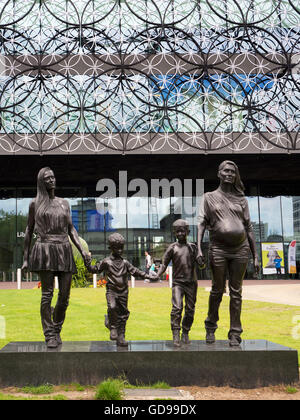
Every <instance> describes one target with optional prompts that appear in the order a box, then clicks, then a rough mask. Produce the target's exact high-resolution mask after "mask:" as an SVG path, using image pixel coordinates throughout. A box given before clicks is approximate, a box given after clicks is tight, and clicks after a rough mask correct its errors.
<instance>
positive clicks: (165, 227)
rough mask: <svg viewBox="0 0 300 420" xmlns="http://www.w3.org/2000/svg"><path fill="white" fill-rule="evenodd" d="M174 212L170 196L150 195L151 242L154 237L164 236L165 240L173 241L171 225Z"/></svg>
mask: <svg viewBox="0 0 300 420" xmlns="http://www.w3.org/2000/svg"><path fill="white" fill-rule="evenodd" d="M174 220H175V219H174V213H173V214H172V211H171V208H170V198H169V197H167V198H157V197H149V225H150V243H152V242H153V237H157V236H160V237H163V238H164V242H169V243H170V242H171V226H172V223H173V221H174Z"/></svg>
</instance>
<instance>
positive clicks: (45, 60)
mask: <svg viewBox="0 0 300 420" xmlns="http://www.w3.org/2000/svg"><path fill="white" fill-rule="evenodd" d="M0 16H1V21H0V175H1V177H0V281H1V279H3V280H5V279H6V280H12V279H13V278H14V276H15V272H16V269H17V268H19V267H20V266H21V263H22V254H23V242H24V231H25V227H26V223H27V212H28V206H29V203H30V200H31V199H32V198H33V197H35V194H36V186H35V182H36V175H37V173H38V171H39V169H40V168H41V167H44V166H50V167H51V168H52V169H53V170H54V172H55V175H56V178H57V187H58V189H57V194H58V195H59V196H62V197H64V198H66V199H68V200H69V203H70V208H71V211H72V219H73V223H74V225H75V227H76V229H77V230H78V232H79V234H80V236H81V237H82V238H84V239H85V240H86V241H87V242H88V244H89V247H90V250H91V252H92V254H93V256H95V257H96V258H103V257H104V256H106V255H107V254H108V249H107V245H106V244H107V238H108V236H109V234H110V233H111V232H116V231H117V232H120V233H121V234H122V235H123V236H124V237H125V238H126V243H127V247H126V252H125V254H126V257H127V258H128V259H129V260H130V261H131V262H132V263H133V264H134V265H137V266H140V267H141V268H143V266H144V253H145V250H148V251H149V252H150V254H151V255H152V257H153V258H156V259H160V258H161V257H162V255H163V252H164V250H165V249H166V247H167V246H168V244H169V243H170V242H172V241H173V240H174V238H173V234H172V229H171V226H172V223H173V222H174V220H176V218H188V220H189V223H190V236H189V240H190V241H194V242H195V241H196V238H197V211H192V212H189V211H188V209H190V208H193V209H197V205H198V202H199V199H200V198H201V195H202V193H203V192H206V191H210V190H213V189H215V188H216V187H217V185H218V179H217V168H218V166H219V164H220V163H221V162H222V161H223V160H225V159H229V160H233V161H235V162H236V163H237V165H238V166H239V169H240V172H241V177H242V179H243V181H244V183H245V187H246V196H247V198H248V202H249V208H250V213H251V218H252V221H253V228H254V232H255V238H256V241H257V248H258V250H259V252H261V244H262V243H268V242H275V243H280V244H282V245H283V248H284V256H285V258H284V259H285V261H284V262H285V264H286V271H287V256H288V245H289V243H290V242H291V241H292V240H293V239H296V240H297V241H300V237H299V236H300V235H299V232H300V208H299V206H300V202H299V197H300V189H299V188H300V187H299V185H300V171H299V167H300V155H299V151H300V137H299V126H300V115H299V109H300V64H299V62H300V61H299V56H300V42H299V38H300V29H299V28H300V10H299V4H298V1H296V0H279V1H277V2H274V1H271V0H265V1H261V0H251V1H248V0H247V1H246V0H240V1H239V2H237V1H235V0H189V1H185V0H164V1H160V0H156V1H154V0H135V1H131V0H124V1H123V0H122V1H116V0H107V1H105V2H103V1H100V0H82V1H78V2H71V1H61V0H56V1H52V0H45V1H36V0H27V1H26V2H21V1H19V0H8V1H5V2H0ZM125 173H126V177H127V179H126V182H125V180H124V183H125V184H126V185H127V187H128V194H127V195H126V196H124V194H121V190H122V187H121V186H120V174H125ZM99 180H111V181H112V182H114V184H115V186H116V190H115V194H114V195H113V196H112V197H107V198H106V199H105V200H102V201H101V200H100V201H99V196H100V195H103V193H104V191H100V192H99V191H98V190H97V185H98V181H99ZM137 180H138V181H137ZM153 180H167V181H168V182H169V183H170V185H172V182H173V181H174V180H177V181H178V182H179V183H180V185H181V186H182V189H181V191H179V190H177V189H176V188H173V187H172V188H171V190H170V191H171V193H170V194H169V195H167V196H166V194H163V193H160V194H153V193H152V191H151V186H152V183H153ZM197 180H203V181H204V188H203V189H201V190H198V189H197V187H196V181H197ZM177 181H176V182H175V185H178V182H177ZM188 181H191V182H192V189H191V191H189V193H188V194H187V193H186V190H185V188H184V186H185V185H187V183H188ZM137 185H140V186H144V187H145V188H146V190H147V191H146V193H145V192H144V191H142V190H139V188H138V186H137ZM189 200H190V205H188V206H187V208H188V209H187V208H186V203H187V202H188V201H189ZM204 240H205V243H206V245H208V236H207V235H206V236H205V238H204ZM206 248H207V247H206ZM206 248H205V249H206ZM299 249H300V248H299ZM297 259H298V260H299V261H300V251H299V252H297ZM252 275H253V267H252V263H251V262H249V267H248V270H247V275H246V276H247V278H251V277H252ZM198 276H199V279H204V278H209V277H210V274H209V267H207V268H206V269H205V270H203V271H201V272H199V273H198ZM285 276H286V277H288V274H285ZM268 278H272V276H269V277H268Z"/></svg>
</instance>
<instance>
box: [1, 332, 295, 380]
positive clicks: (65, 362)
mask: <svg viewBox="0 0 300 420" xmlns="http://www.w3.org/2000/svg"><path fill="white" fill-rule="evenodd" d="M120 375H125V376H126V378H127V379H128V380H129V381H130V383H133V384H134V383H136V382H138V383H144V384H151V383H154V382H157V381H165V382H167V383H168V384H170V385H171V386H181V385H198V386H225V385H230V386H234V387H239V388H253V387H257V386H267V385H274V384H291V383H294V382H296V381H298V379H299V374H298V355H297V351H296V350H294V349H291V348H288V347H284V346H282V345H279V344H275V343H271V342H269V341H265V340H253V341H252V340H245V341H242V343H241V346H240V347H238V348H231V347H229V345H228V342H227V341H216V343H214V344H206V343H205V341H192V342H191V344H190V345H185V346H182V347H180V348H176V347H173V343H172V341H131V342H129V347H128V348H119V347H117V346H116V344H115V342H111V341H69V342H64V343H63V344H62V345H61V346H59V347H58V348H57V349H51V350H50V349H47V347H46V346H45V344H44V343H41V342H12V343H9V344H7V345H6V346H5V347H4V348H3V349H2V350H0V386H13V385H15V386H25V385H40V384H44V383H51V384H54V385H55V384H63V383H71V382H77V383H81V384H90V385H96V384H98V383H99V382H101V381H103V380H104V379H106V378H108V377H117V376H120Z"/></svg>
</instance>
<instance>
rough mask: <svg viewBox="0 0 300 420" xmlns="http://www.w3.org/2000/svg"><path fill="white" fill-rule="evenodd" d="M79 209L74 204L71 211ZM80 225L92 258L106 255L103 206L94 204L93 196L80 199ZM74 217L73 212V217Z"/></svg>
mask: <svg viewBox="0 0 300 420" xmlns="http://www.w3.org/2000/svg"><path fill="white" fill-rule="evenodd" d="M76 211H79V209H78V208H77V206H74V208H73V209H72V213H73V212H76ZM81 212H82V217H81V219H82V227H83V238H84V240H85V241H86V242H87V244H88V247H89V251H90V252H91V254H92V258H95V259H101V258H103V256H105V255H106V240H105V239H106V237H105V217H106V213H105V211H104V207H103V208H100V207H98V206H96V199H95V198H94V197H86V198H84V199H83V200H82V210H81ZM75 218H76V215H75V214H74V216H73V219H75ZM79 218H80V217H79Z"/></svg>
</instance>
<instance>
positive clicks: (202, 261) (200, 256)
mask: <svg viewBox="0 0 300 420" xmlns="http://www.w3.org/2000/svg"><path fill="white" fill-rule="evenodd" d="M196 262H197V264H199V266H200V268H204V267H205V259H204V256H203V254H202V253H201V252H199V253H198V255H197V257H196Z"/></svg>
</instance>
